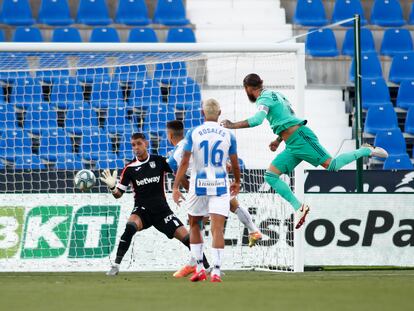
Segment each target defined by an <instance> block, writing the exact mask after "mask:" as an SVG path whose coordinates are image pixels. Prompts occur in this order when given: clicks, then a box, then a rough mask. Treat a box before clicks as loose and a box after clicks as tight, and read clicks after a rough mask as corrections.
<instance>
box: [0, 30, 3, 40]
mask: <svg viewBox="0 0 414 311" xmlns="http://www.w3.org/2000/svg"><path fill="white" fill-rule="evenodd" d="M0 42H4V31H3V29H0Z"/></svg>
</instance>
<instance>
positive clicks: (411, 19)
mask: <svg viewBox="0 0 414 311" xmlns="http://www.w3.org/2000/svg"><path fill="white" fill-rule="evenodd" d="M408 23H409V24H410V25H414V2H413V3H411V11H410V16H409V17H408Z"/></svg>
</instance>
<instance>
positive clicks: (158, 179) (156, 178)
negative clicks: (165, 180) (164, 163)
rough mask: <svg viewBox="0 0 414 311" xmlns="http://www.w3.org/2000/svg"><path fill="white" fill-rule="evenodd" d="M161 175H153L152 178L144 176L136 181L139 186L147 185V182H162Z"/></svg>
mask: <svg viewBox="0 0 414 311" xmlns="http://www.w3.org/2000/svg"><path fill="white" fill-rule="evenodd" d="M160 178H161V177H160V176H155V177H151V178H144V179H141V180H136V181H135V183H136V184H137V186H143V185H147V184H152V183H158V182H160Z"/></svg>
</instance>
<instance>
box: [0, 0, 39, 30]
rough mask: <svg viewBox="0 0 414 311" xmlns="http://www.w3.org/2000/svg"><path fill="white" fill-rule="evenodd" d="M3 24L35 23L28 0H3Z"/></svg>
mask: <svg viewBox="0 0 414 311" xmlns="http://www.w3.org/2000/svg"><path fill="white" fill-rule="evenodd" d="M1 21H2V23H3V24H7V25H12V26H30V25H33V24H34V23H35V20H34V18H33V14H32V9H31V8H30V3H29V1H28V0H3V6H2V10H1Z"/></svg>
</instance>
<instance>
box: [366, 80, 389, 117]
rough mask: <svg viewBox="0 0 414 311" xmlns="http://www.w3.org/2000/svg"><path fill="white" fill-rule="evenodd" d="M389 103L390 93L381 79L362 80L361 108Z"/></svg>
mask: <svg viewBox="0 0 414 311" xmlns="http://www.w3.org/2000/svg"><path fill="white" fill-rule="evenodd" d="M389 103H391V98H390V92H389V90H388V86H387V83H386V82H385V80H384V79H383V78H377V79H362V108H363V109H369V107H371V106H373V105H385V104H389Z"/></svg>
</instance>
